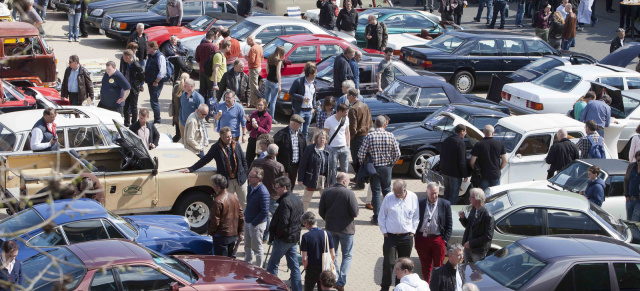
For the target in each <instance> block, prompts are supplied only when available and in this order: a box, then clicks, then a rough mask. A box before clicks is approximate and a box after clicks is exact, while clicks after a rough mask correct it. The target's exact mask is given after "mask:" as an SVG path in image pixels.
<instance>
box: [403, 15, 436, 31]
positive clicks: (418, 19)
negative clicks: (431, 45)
mask: <svg viewBox="0 0 640 291" xmlns="http://www.w3.org/2000/svg"><path fill="white" fill-rule="evenodd" d="M403 18H404V20H403V22H404V28H405V29H423V28H424V29H427V30H431V29H434V28H435V26H436V25H435V23H433V22H431V21H430V20H429V19H427V18H426V17H424V16H422V15H419V14H405V15H403Z"/></svg>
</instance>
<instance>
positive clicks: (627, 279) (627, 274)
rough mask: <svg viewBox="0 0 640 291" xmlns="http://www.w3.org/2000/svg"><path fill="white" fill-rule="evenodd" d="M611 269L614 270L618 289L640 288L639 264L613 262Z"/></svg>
mask: <svg viewBox="0 0 640 291" xmlns="http://www.w3.org/2000/svg"><path fill="white" fill-rule="evenodd" d="M613 270H614V271H615V272H616V279H617V280H618V288H619V289H620V290H638V289H640V264H637V263H613Z"/></svg>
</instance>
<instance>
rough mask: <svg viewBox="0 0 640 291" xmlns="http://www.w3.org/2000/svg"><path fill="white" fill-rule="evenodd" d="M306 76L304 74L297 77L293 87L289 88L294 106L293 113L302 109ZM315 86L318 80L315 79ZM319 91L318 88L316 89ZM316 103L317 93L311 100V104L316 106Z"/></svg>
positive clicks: (292, 105)
mask: <svg viewBox="0 0 640 291" xmlns="http://www.w3.org/2000/svg"><path fill="white" fill-rule="evenodd" d="M304 79H305V77H304V76H302V77H300V78H297V79H295V80H294V81H293V84H291V89H289V96H291V107H292V108H293V113H294V114H298V113H300V109H302V101H303V99H304V92H305V90H304V82H305V80H304ZM313 86H314V87H315V86H316V81H315V80H314V81H313ZM316 93H317V90H316ZM315 103H316V94H313V100H311V106H312V107H313V106H315Z"/></svg>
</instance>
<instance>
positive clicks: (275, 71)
mask: <svg viewBox="0 0 640 291" xmlns="http://www.w3.org/2000/svg"><path fill="white" fill-rule="evenodd" d="M267 53H268V52H267ZM284 53H285V51H284V47H283V46H281V45H279V46H278V47H277V48H276V50H275V51H274V52H273V53H272V54H271V55H270V56H268V57H267V81H266V82H265V84H264V98H265V100H267V103H268V104H269V105H268V106H269V115H271V116H272V117H273V116H275V113H276V102H277V100H278V93H280V91H282V88H281V87H280V85H281V83H280V79H281V78H282V76H281V73H280V71H281V69H282V58H284ZM273 123H276V121H275V120H273Z"/></svg>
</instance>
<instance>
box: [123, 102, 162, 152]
mask: <svg viewBox="0 0 640 291" xmlns="http://www.w3.org/2000/svg"><path fill="white" fill-rule="evenodd" d="M139 116H140V119H138V120H137V121H136V122H134V123H133V124H131V126H130V127H129V130H131V131H132V132H133V133H135V134H137V135H138V136H139V137H140V138H141V139H142V142H144V143H145V146H146V147H147V149H148V150H152V149H155V148H157V147H158V142H160V133H159V132H158V130H157V129H156V127H155V126H154V125H153V123H151V122H148V121H147V120H149V110H148V109H146V108H141V109H140V115H139ZM143 125H144V126H143Z"/></svg>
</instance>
